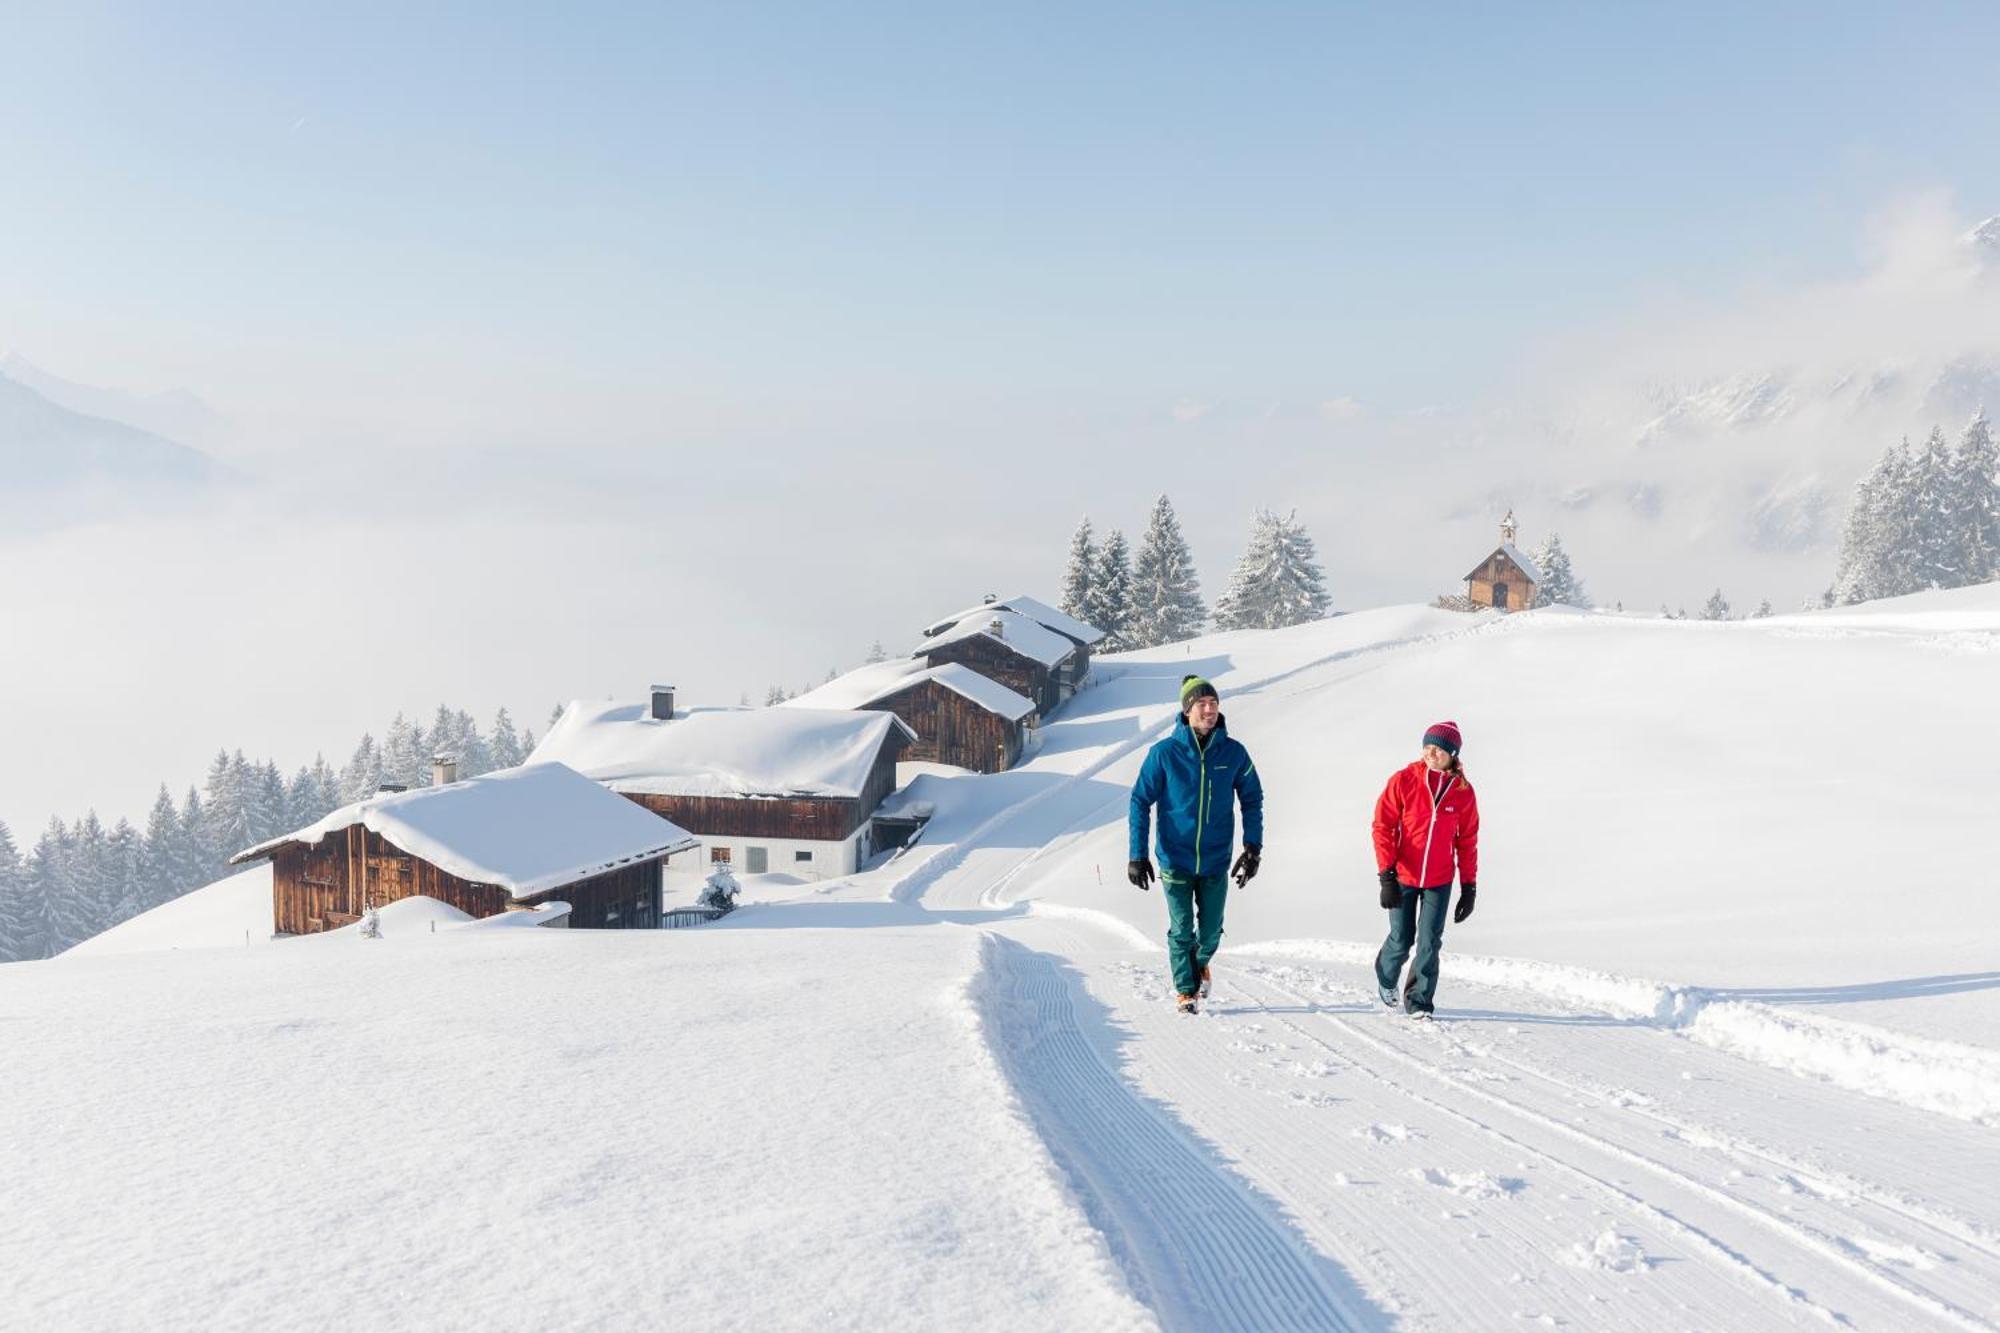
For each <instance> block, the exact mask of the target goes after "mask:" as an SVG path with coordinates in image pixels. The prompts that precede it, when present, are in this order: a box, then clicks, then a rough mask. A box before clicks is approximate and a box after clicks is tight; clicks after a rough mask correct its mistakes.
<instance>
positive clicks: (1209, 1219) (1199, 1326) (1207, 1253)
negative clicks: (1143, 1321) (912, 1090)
mask: <svg viewBox="0 0 2000 1333" xmlns="http://www.w3.org/2000/svg"><path fill="white" fill-rule="evenodd" d="M987 938H988V943H987V948H986V951H985V959H986V968H987V974H988V975H987V976H986V978H985V979H984V985H983V986H982V987H981V999H982V1010H983V1013H984V1016H985V1019H986V1022H987V1026H988V1032H989V1035H990V1037H991V1039H992V1040H993V1043H994V1046H995V1051H996V1054H997V1056H998V1057H999V1059H1000V1061H1001V1064H1002V1067H1003V1068H1004V1069H1006V1071H1007V1073H1008V1075H1009V1077H1010V1078H1011V1080H1012V1081H1013V1083H1014V1085H1015V1088H1016V1091H1017V1093H1018V1094H1019V1096H1020V1097H1021V1099H1022V1102H1023V1103H1024V1104H1025V1105H1026V1106H1027V1107H1028V1109H1029V1112H1030V1115H1031V1116H1032V1118H1033V1120H1034V1122H1035V1124H1036V1126H1037V1127H1038V1128H1039V1129H1040V1131H1041V1133H1042V1136H1043V1138H1044V1139H1045V1141H1046V1142H1047V1144H1048V1146H1049V1149H1050V1152H1051V1154H1052V1155H1053V1156H1054V1157H1055V1159H1056V1161H1057V1162H1058V1163H1059V1164H1060V1165H1061V1167H1062V1169H1063V1172H1064V1174H1065V1175H1066V1176H1067V1177H1068V1179H1069V1181H1070V1183H1071V1185H1072V1187H1073V1188H1074V1189H1075V1190H1076V1192H1077V1194H1078V1195H1079V1196H1080V1197H1081V1199H1082V1201H1083V1205H1084V1208H1085V1211H1086V1212H1087V1213H1088V1214H1089V1216H1090V1217H1091V1219H1092V1220H1093V1222H1095V1223H1096V1225H1097V1226H1098V1227H1100V1228H1101V1229H1102V1230H1103V1231H1104V1233H1105V1235H1106V1237H1107V1239H1108V1240H1109V1241H1110V1244H1111V1247H1112V1252H1113V1253H1114V1254H1115V1255H1116V1256H1117V1258H1118V1260H1119V1262H1120V1263H1121V1265H1122V1266H1123V1267H1124V1269H1125V1272H1126V1275H1127V1279H1128V1281H1129V1282H1130V1284H1131V1287H1132V1290H1133V1292H1134V1293H1135V1294H1136V1295H1137V1296H1138V1297H1139V1298H1140V1299H1141V1300H1143V1301H1145V1302H1146V1303H1147V1304H1148V1305H1149V1306H1151V1307H1152V1309H1153V1311H1154V1313H1155V1315H1156V1316H1157V1317H1158V1318H1159V1320H1160V1323H1161V1326H1162V1327H1164V1328H1167V1329H1189V1330H1222V1329H1246V1330H1264V1329H1268V1330H1278V1329H1359V1328H1364V1327H1367V1326H1369V1325H1368V1323H1364V1322H1363V1321H1362V1320H1361V1319H1360V1318H1359V1317H1358V1316H1357V1315H1356V1314H1355V1313H1354V1312H1353V1309H1352V1306H1353V1304H1354V1303H1355V1302H1356V1300H1357V1299H1358V1297H1357V1295H1356V1294H1355V1293H1353V1292H1352V1291H1351V1290H1350V1291H1347V1292H1343V1291H1342V1290H1341V1288H1342V1287H1343V1286H1347V1285H1348V1284H1347V1283H1346V1281H1345V1279H1344V1277H1343V1275H1341V1274H1340V1272H1339V1270H1338V1269H1336V1268H1335V1267H1334V1266H1333V1265H1331V1264H1329V1263H1328V1262H1327V1261H1326V1260H1325V1259H1324V1258H1323V1257H1321V1256H1320V1255H1318V1254H1316V1253H1315V1252H1313V1251H1312V1250H1311V1248H1310V1247H1308V1246H1306V1245H1304V1244H1303V1243H1302V1242H1301V1241H1300V1238H1299V1237H1298V1236H1297V1234H1296V1233H1295V1232H1293V1231H1292V1229H1291V1228H1290V1227H1288V1226H1287V1225H1286V1224H1285V1223H1284V1221H1283V1220H1282V1219H1280V1218H1279V1217H1278V1216H1277V1215H1276V1213H1275V1210H1274V1208H1273V1207H1272V1205H1271V1203H1270V1201H1269V1200H1267V1199H1264V1198H1261V1197H1259V1196H1258V1195H1257V1194H1256V1193H1255V1192H1254V1191H1253V1190H1252V1189H1251V1187H1250V1186H1249V1185H1248V1184H1247V1183H1246V1182H1245V1181H1243V1180H1242V1179H1241V1178H1240V1177H1237V1176H1236V1175H1234V1174H1233V1173H1232V1172H1230V1171H1228V1170H1227V1169H1226V1168H1224V1167H1223V1166H1222V1165H1221V1164H1220V1163H1219V1162H1218V1161H1217V1160H1216V1158H1215V1154H1214V1152H1213V1150H1209V1151H1206V1152H1204V1151H1203V1149H1202V1148H1201V1147H1200V1146H1198V1145H1197V1143H1196V1142H1195V1141H1194V1140H1193V1138H1192V1137H1191V1136H1190V1135H1189V1134H1188V1132H1187V1131H1186V1129H1185V1128H1184V1127H1182V1126H1180V1125H1178V1124H1177V1123H1175V1122H1174V1121H1173V1115H1172V1112H1171V1111H1170V1110H1168V1109H1167V1108H1166V1107H1164V1106H1161V1105H1159V1104H1157V1103H1153V1102H1150V1101H1148V1100H1147V1099H1145V1098H1143V1097H1141V1096H1140V1095H1139V1094H1138V1093H1137V1091H1136V1090H1135V1089H1133V1088H1132V1087H1131V1086H1130V1085H1129V1084H1128V1083H1126V1082H1125V1080H1124V1079H1122V1078H1121V1077H1120V1076H1119V1075H1118V1073H1117V1072H1116V1071H1115V1070H1114V1069H1113V1068H1112V1067H1111V1066H1110V1065H1109V1064H1107V1063H1106V1062H1105V1060H1104V1059H1103V1057H1102V1056H1101V1055H1100V1054H1099V1053H1098V1051H1097V1050H1095V1049H1094V1048H1093V1046H1092V1044H1091V1042H1090V1041H1089V1039H1088V1037H1087V1036H1086V1033H1085V1031H1084V1029H1083V1027H1082V1025H1081V1024H1080V1023H1079V1018H1078V1014H1077V1006H1076V999H1075V996H1074V994H1073V992H1072V988H1071V985H1070V983H1069V982H1068V981H1067V980H1065V978H1064V977H1063V975H1062V972H1061V970H1060V968H1059V966H1058V964H1057V963H1056V962H1055V961H1054V960H1053V959H1051V958H1049V957H1047V956H1046V955H1043V954H1038V953H1035V952H1033V951H1031V950H1029V949H1028V948H1026V947H1025V946H1023V945H1021V944H1018V943H1015V942H1013V941H1011V940H1006V939H1003V938H1001V937H1000V936H998V935H997V934H989V936H988V937H987ZM1370 1322H1372V1321H1370Z"/></svg>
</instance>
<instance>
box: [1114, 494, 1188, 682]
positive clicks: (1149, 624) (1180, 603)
mask: <svg viewBox="0 0 2000 1333" xmlns="http://www.w3.org/2000/svg"><path fill="white" fill-rule="evenodd" d="M1207 619H1208V608H1207V607H1206V606H1205V605H1203V604H1202V600H1201V580H1200V579H1199V578H1198V577H1197V576H1196V574H1195V569H1194V557H1193V556H1192V555H1191V554H1190V553H1189V552H1188V544H1187V539H1186V538H1185V537H1183V536H1182V535H1181V524H1180V519H1178V518H1177V517H1175V515H1174V506H1173V502H1172V501H1170V500H1169V499H1168V498H1167V497H1166V496H1164V495H1162V496H1161V497H1160V498H1159V500H1158V502H1157V503H1155V504H1154V505H1153V515H1152V518H1151V519H1150V520H1148V522H1147V524H1146V535H1145V536H1144V537H1143V538H1141V539H1140V542H1139V554H1138V556H1137V557H1136V558H1135V559H1134V560H1133V562H1132V612H1131V618H1130V620H1129V622H1128V638H1129V639H1130V641H1131V646H1132V647H1134V648H1151V647H1153V646H1155V645H1157V644H1162V643H1176V642H1178V641H1180V640H1182V639H1189V638H1193V637H1194V636H1195V635H1196V634H1198V633H1200V632H1201V627H1202V623H1203V622H1204V621H1206V620H1207Z"/></svg>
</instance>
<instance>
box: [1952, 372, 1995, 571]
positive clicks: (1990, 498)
mask: <svg viewBox="0 0 2000 1333" xmlns="http://www.w3.org/2000/svg"><path fill="white" fill-rule="evenodd" d="M1950 493H1951V504H1952V522H1951V527H1952V531H1953V533H1954V535H1955V537H1956V538H1957V546H1958V557H1957V563H1958V567H1959V572H1960V575H1961V577H1962V578H1963V580H1964V581H1965V582H1966V583H1987V582H1990V581H1992V580H1993V579H1996V578H2000V450H1996V447H1995V444H1994V440H1993V431H1992V428H1991V427H1990V426H1989V425H1988V424H1987V421H1986V413H1985V412H1983V411H1982V412H1980V413H1978V414H1977V415H1975V416H1974V417H1973V418H1972V420H1971V422H1970V423H1968V424H1967V426H1966V428H1965V434H1964V435H1963V436H1962V437H1960V439H1959V442H1958V452H1957V453H1956V454H1955V455H1954V456H1953V458H1952V468H1951V483H1950Z"/></svg>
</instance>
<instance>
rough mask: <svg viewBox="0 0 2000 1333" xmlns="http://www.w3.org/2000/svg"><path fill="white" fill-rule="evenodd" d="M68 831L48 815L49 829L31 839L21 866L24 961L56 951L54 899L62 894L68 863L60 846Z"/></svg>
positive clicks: (55, 910) (47, 955)
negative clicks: (33, 843)
mask: <svg viewBox="0 0 2000 1333" xmlns="http://www.w3.org/2000/svg"><path fill="white" fill-rule="evenodd" d="M68 839H69V830H68V829H66V828H64V827H63V822H62V820H60V819H57V818H55V817H54V816H50V818H49V826H48V827H47V828H46V829H43V830H42V836H41V837H39V838H37V839H35V849H34V850H33V851H31V852H29V853H28V857H27V860H26V861H25V862H24V863H23V865H22V867H21V887H22V890H23V892H22V895H21V898H22V907H23V910H24V912H25V914H26V917H27V923H28V928H27V931H26V933H25V936H24V938H23V941H22V945H23V948H24V949H25V950H26V952H24V953H23V954H22V957H24V958H48V957H50V956H52V955H53V954H55V953H56V952H58V947H57V945H56V943H55V941H56V921H55V918H56V912H57V908H56V900H57V899H59V898H61V897H62V896H63V894H64V892H65V891H66V887H67V886H66V885H65V884H64V882H63V880H64V866H65V863H66V862H67V860H68V857H67V855H66V854H65V852H64V849H63V844H64V843H65V842H67V841H68Z"/></svg>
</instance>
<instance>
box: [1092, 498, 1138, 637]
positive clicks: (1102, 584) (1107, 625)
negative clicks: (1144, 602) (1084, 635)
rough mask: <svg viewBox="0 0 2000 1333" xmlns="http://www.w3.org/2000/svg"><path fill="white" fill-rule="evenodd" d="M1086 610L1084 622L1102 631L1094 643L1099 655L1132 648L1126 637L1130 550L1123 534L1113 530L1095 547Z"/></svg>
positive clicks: (1129, 584) (1130, 569)
mask: <svg viewBox="0 0 2000 1333" xmlns="http://www.w3.org/2000/svg"><path fill="white" fill-rule="evenodd" d="M1085 609H1086V610H1087V611H1088V612H1089V614H1088V615H1085V616H1084V617H1083V622H1084V623H1085V624H1087V625H1092V626H1095V627H1096V628H1098V629H1101V630H1103V631H1104V637H1103V638H1102V639H1101V640H1099V641H1098V644H1097V651H1098V652H1100V653H1117V652H1123V651H1124V650H1125V649H1127V648H1130V647H1131V646H1132V643H1131V639H1130V634H1129V630H1130V625H1131V620H1132V548H1131V547H1130V546H1128V545H1127V544H1126V541H1125V534H1124V533H1123V532H1121V531H1119V530H1118V529H1116V528H1114V529H1112V532H1111V535H1110V536H1109V537H1107V538H1105V541H1104V545H1103V546H1101V547H1099V548H1098V552H1097V571H1096V573H1095V574H1094V575H1092V577H1091V583H1090V604H1089V605H1088V607H1086V608H1085Z"/></svg>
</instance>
